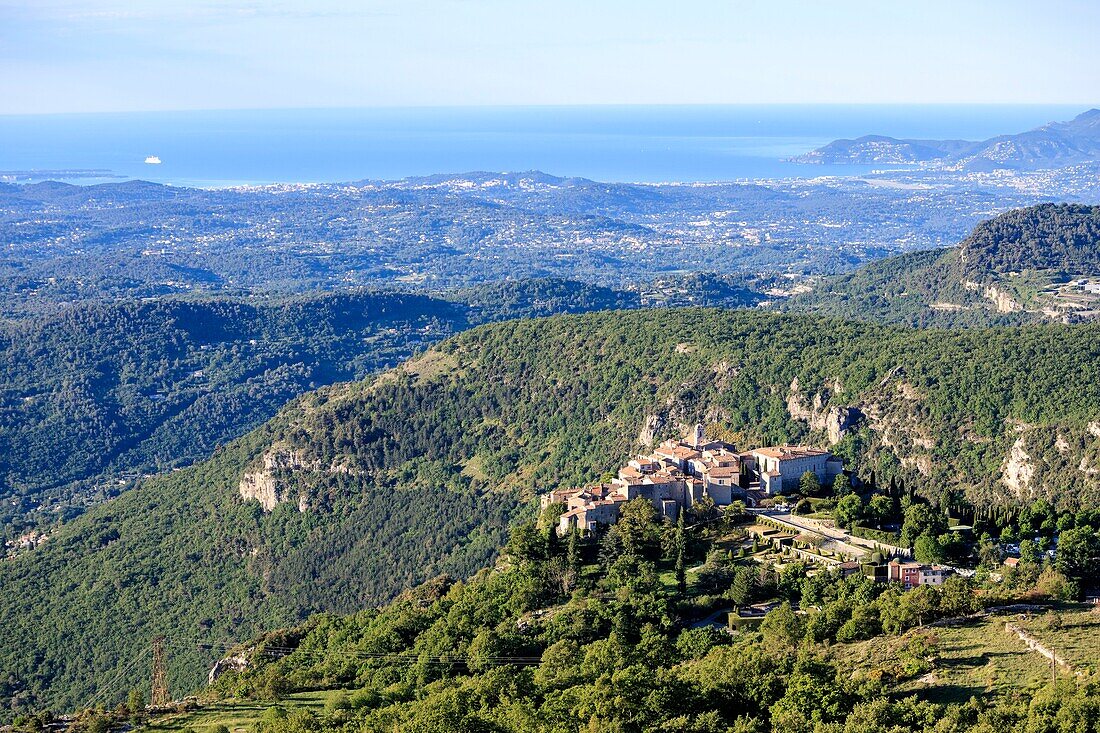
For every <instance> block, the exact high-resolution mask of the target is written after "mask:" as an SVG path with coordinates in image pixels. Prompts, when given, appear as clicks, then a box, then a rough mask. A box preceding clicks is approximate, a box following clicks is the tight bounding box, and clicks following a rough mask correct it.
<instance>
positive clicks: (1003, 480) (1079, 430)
mask: <svg viewBox="0 0 1100 733" xmlns="http://www.w3.org/2000/svg"><path fill="white" fill-rule="evenodd" d="M841 394H842V389H841V388H840V385H839V383H838V382H837V381H836V380H833V381H832V383H830V384H829V385H828V386H822V387H820V388H817V389H813V388H806V387H803V386H802V385H800V384H799V381H798V380H797V379H796V380H794V381H793V382H792V383H791V385H790V388H789V390H788V393H787V398H786V406H787V411H788V414H789V415H790V417H791V419H792V420H795V421H798V422H801V423H803V424H805V425H806V426H807V428H809V430H810V431H811V438H810V442H817V443H822V442H825V441H827V444H828V445H829V446H830V447H835V446H837V444H838V443H841V442H842V441H844V439H845V438H846V437H847V436H858V439H859V441H860V446H861V450H862V451H863V453H864V455H863V457H862V459H861V460H863V464H862V466H861V468H862V472H863V473H864V474H866V473H867V472H869V470H873V469H875V468H876V467H881V466H889V465H898V466H901V467H902V468H903V469H906V470H907V471H909V472H912V473H915V474H918V475H919V476H920V477H921V478H922V479H923V480H924V482H925V484H924V485H925V486H927V487H932V486H935V487H939V488H947V487H950V488H958V489H962V490H963V491H964V492H965V493H966V494H967V495H968V496H969V497H970V499H971V500H973V501H976V502H989V501H993V502H998V503H1001V502H1010V503H1015V502H1028V501H1032V500H1034V499H1038V498H1044V499H1047V500H1049V501H1052V502H1054V503H1057V502H1058V500H1059V498H1060V497H1064V496H1067V495H1072V496H1095V495H1100V421H1093V422H1090V423H1088V424H1087V425H1086V426H1084V427H1074V426H1072V425H1031V424H1027V423H1023V422H1011V423H1007V424H1005V425H1004V428H1003V430H1001V431H999V434H997V435H992V436H991V435H983V434H981V433H979V432H978V431H977V430H975V429H974V427H973V425H972V424H971V423H969V422H966V423H962V424H961V425H960V426H959V427H958V428H956V429H955V430H952V431H945V430H943V428H942V425H939V424H938V421H937V420H936V419H935V418H934V409H933V408H932V405H930V404H929V398H928V396H927V395H926V394H924V393H923V392H922V391H921V390H920V389H918V388H917V387H915V386H914V385H913V384H912V383H911V382H910V381H909V380H908V379H907V378H906V374H905V370H904V369H903V368H901V367H897V368H895V369H893V370H891V371H890V372H889V373H888V374H887V375H886V376H885V377H884V378H883V379H882V380H881V381H880V382H879V383H878V384H877V385H876V386H875V387H874V388H872V389H869V390H865V391H863V392H862V393H861V394H859V395H857V396H852V395H848V396H847V397H846V400H847V401H846V402H844V403H843V404H841V403H837V399H838V397H839V395H841ZM814 436H816V439H815V437H814ZM968 452H974V453H975V454H981V455H984V456H985V462H986V465H987V466H988V468H985V469H978V470H975V469H974V468H973V467H972V468H971V470H968V471H964V470H961V469H963V468H964V466H965V465H966V464H964V463H962V462H960V461H959V457H960V456H961V455H963V454H966V453H968ZM849 468H851V466H849Z"/></svg>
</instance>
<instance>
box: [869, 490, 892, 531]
mask: <svg viewBox="0 0 1100 733" xmlns="http://www.w3.org/2000/svg"><path fill="white" fill-rule="evenodd" d="M867 514H868V515H870V517H871V518H872V519H873V520H874V522H875V526H876V527H878V528H879V529H882V525H883V524H885V523H886V521H887V520H888V519H890V517H891V516H893V514H894V500H893V499H891V498H890V497H889V496H883V495H882V494H875V495H874V496H872V497H871V501H869V502H868V503H867Z"/></svg>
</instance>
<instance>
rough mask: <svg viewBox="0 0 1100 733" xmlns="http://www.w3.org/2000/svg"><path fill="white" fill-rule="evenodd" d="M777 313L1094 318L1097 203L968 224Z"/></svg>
mask: <svg viewBox="0 0 1100 733" xmlns="http://www.w3.org/2000/svg"><path fill="white" fill-rule="evenodd" d="M787 307H789V308H791V309H794V310H801V311H809V312H814V313H827V314H830V315H839V316H844V317H848V318H862V319H871V320H875V321H880V322H885V323H907V324H911V325H916V326H975V325H979V326H981V325H1004V324H1020V323H1032V322H1039V321H1050V320H1054V321H1063V322H1077V321H1081V320H1092V319H1095V318H1097V317H1098V316H1100V206H1081V205H1074V204H1042V205H1039V206H1033V207H1029V208H1025V209H1015V210H1013V211H1009V212H1007V213H1005V214H1002V215H1000V216H997V217H994V218H993V219H989V220H987V221H983V222H981V223H980V224H978V225H977V226H976V227H975V228H974V231H973V232H971V234H970V235H969V236H968V237H966V238H965V239H964V240H963V241H962V242H960V244H959V245H958V246H957V247H952V248H949V249H944V250H932V251H928V252H914V253H910V254H905V255H900V256H898V257H891V258H887V259H885V260H881V261H879V262H874V263H871V264H869V265H865V266H864V267H862V268H860V269H859V270H856V271H855V272H853V273H851V274H848V275H842V276H839V277H836V278H831V279H825V280H823V281H821V282H820V283H819V285H818V286H817V287H816V288H815V289H814V291H813V292H810V293H807V294H805V295H801V296H799V297H796V298H793V299H792V300H791V301H790V302H789V303H788V304H787Z"/></svg>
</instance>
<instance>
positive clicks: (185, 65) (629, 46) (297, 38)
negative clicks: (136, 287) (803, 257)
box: [0, 0, 1100, 113]
mask: <svg viewBox="0 0 1100 733" xmlns="http://www.w3.org/2000/svg"><path fill="white" fill-rule="evenodd" d="M1098 28H1100V2H1096V0H1042V1H1040V0H1033V1H1029V2H1022V1H1020V0H998V1H997V2H992V1H984V0H952V1H951V2H946V1H944V0H919V1H916V0H913V1H909V0H905V1H903V0H875V1H874V2H871V1H860V0H802V1H795V0H769V1H767V2H765V1H763V0H761V1H755V0H726V1H725V2H720V1H718V0H675V1H673V0H669V1H667V2H654V1H652V0H629V1H626V0H541V1H533V0H532V1H529V0H393V1H390V0H365V1H363V2H346V1H344V0H313V1H312V2H308V3H307V2H288V1H287V0H263V1H261V0H145V1H142V2H139V1H137V0H0V113H33V112H98V111H126V110H158V109H222V108H269V107H283V108H291V107H370V106H405V105H467V104H468V105H521V104H635V103H637V104H693V103H772V102H797V103H815V102H827V103H894V102H898V103H933V102H946V103H952V102H956V103H957V102H962V103H985V102H1007V103H1070V104H1077V103H1080V104H1083V105H1084V104H1095V103H1097V101H1100V43H1096V32H1097V29H1098Z"/></svg>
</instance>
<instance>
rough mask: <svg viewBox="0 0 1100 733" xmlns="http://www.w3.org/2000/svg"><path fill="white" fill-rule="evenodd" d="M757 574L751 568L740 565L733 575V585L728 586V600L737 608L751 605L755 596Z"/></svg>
mask: <svg viewBox="0 0 1100 733" xmlns="http://www.w3.org/2000/svg"><path fill="white" fill-rule="evenodd" d="M756 582H757V574H756V573H755V572H754V571H753V569H752V568H750V567H748V566H745V565H742V566H741V567H739V568H737V570H736V571H735V572H734V574H733V585H732V586H730V592H729V595H730V600H732V601H733V602H734V603H736V604H737V605H738V606H747V605H748V604H750V603H752V602H753V600H754V597H755V595H756Z"/></svg>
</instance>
